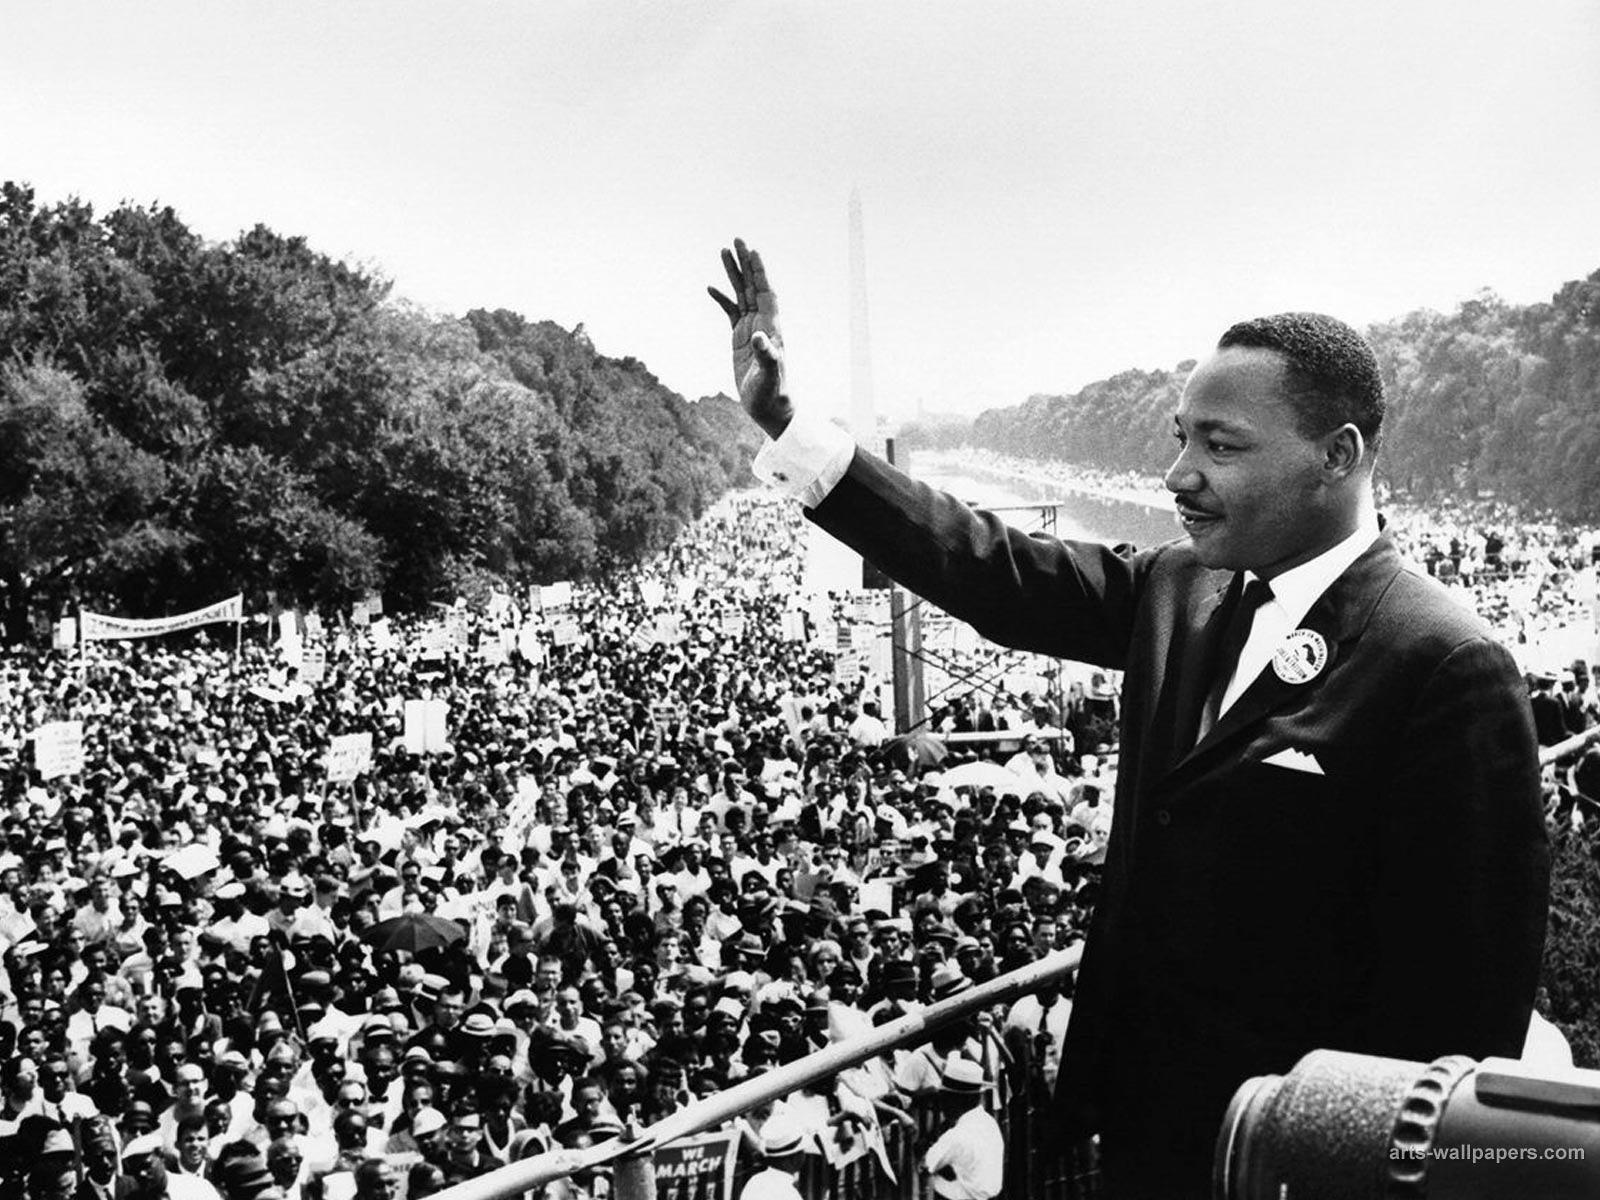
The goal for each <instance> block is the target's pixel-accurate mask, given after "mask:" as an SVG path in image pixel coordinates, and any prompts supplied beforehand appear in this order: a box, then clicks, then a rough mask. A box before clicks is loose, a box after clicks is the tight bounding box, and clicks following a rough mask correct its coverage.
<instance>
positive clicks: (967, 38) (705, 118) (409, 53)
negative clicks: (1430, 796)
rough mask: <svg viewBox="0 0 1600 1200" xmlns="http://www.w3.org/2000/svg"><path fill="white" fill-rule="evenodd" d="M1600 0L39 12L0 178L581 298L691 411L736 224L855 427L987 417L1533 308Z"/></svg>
mask: <svg viewBox="0 0 1600 1200" xmlns="http://www.w3.org/2000/svg"><path fill="white" fill-rule="evenodd" d="M1597 131H1600V4H1596V3H1594V0H1553V2H1548V3H1544V2H1539V0H1515V2H1511V0H1488V2H1485V0H1465V2H1464V0H1449V2H1433V0H1425V2H1414V0H1407V2H1403V3H1397V2H1394V0H1344V2H1343V3H1339V4H1319V5H1311V4H1302V3H1293V2H1291V0H1270V2H1269V0H1261V2H1254V3H1238V4H1205V3H1195V2H1194V0H1136V2H1130V0H1120V2H1118V0H1109V2H1106V3H1097V4H1081V3H1067V2H1063V0H1055V2H1052V3H1023V4H994V3H986V4H977V3H972V4H966V3H961V4H951V3H935V2H932V0H924V2H922V3H899V2H893V3H873V2H869V0H853V2H847V3H827V2H820V0H808V2H805V3H764V2H761V0H741V2H733V0H694V2H685V3H667V2H663V0H649V2H640V3H629V4H621V3H603V2H601V0H586V2H583V3H575V2H551V0H525V2H523V3H502V4H494V5H478V4H470V3H461V2H457V3H451V4H442V3H437V2H435V3H427V4H423V3H400V2H396V0H384V2H383V3H351V2H349V0H339V2H337V3H334V2H332V0H321V2H320V3H314V4H310V3H293V2H285V0H274V3H271V4H251V5H246V4H238V3H223V2H221V0H196V2H193V3H165V2H152V3H140V4H111V3H105V4H94V5H89V4H76V3H68V2H62V0H52V2H51V3H45V4H39V3H28V4H23V3H17V2H15V0H3V9H0V176H3V177H5V178H11V179H18V180H25V181H28V182H31V183H32V184H33V185H34V186H35V188H36V189H37V190H38V192H39V193H40V196H41V198H43V199H46V200H52V201H53V200H58V199H62V198H65V197H66V196H68V195H78V196H81V197H83V198H85V199H87V200H90V201H92V202H94V203H95V204H96V206H97V207H100V208H102V209H103V208H105V207H108V206H111V205H114V204H115V203H117V202H118V201H120V200H123V199H130V200H133V201H136V202H139V203H148V202H152V201H159V202H162V203H166V204H171V205H173V206H174V207H175V208H176V209H177V210H178V211H179V212H180V213H181V214H182V216H183V217H184V219H185V220H186V221H187V222H188V223H189V224H190V226H191V227H193V228H194V229H196V230H197V231H199V232H200V233H202V234H203V235H205V236H207V237H210V238H215V239H222V238H228V237H232V236H233V235H235V234H237V233H238V232H239V231H240V230H242V229H244V228H246V227H248V226H250V225H253V224H255V223H256V222H264V223H266V224H268V225H270V226H272V227H273V228H275V229H277V230H279V231H281V232H284V233H296V234H304V235H305V236H306V237H308V238H309V239H310V241H311V242H312V244H313V245H314V246H316V247H317V248H318V249H320V250H322V251H324V252H326V253H329V254H332V255H335V256H339V257H350V258H355V259H358V260H361V261H363V262H366V263H369V264H371V265H373V266H375V267H377V268H379V269H381V270H382V271H383V273H385V274H386V275H388V276H389V277H390V278H392V279H393V280H394V283H395V290H396V293H397V294H399V295H401V296H404V297H407V298H409V299H411V300H414V301H416V302H418V303H421V304H423V305H425V306H427V307H428V308H430V309H434V310H436V311H440V312H454V313H459V312H463V311H465V310H466V309H468V308H471V307H476V306H486V307H505V308H511V309H515V310H517V311H519V312H522V313H524V314H525V315H527V316H529V317H532V318H548V319H551V320H555V321H558V322H560V323H561V324H563V325H565V326H569V327H570V326H572V325H574V324H576V323H577V322H579V321H582V322H584V323H586V325H587V327H588V329H589V332H590V334H591V335H592V337H593V338H594V340H595V344H596V345H597V346H598V348H599V349H600V350H601V351H602V352H604V353H607V354H612V355H617V356H621V355H627V354H632V355H634V356H636V357H638V358H640V359H642V360H643V361H644V362H645V363H647V364H648V365H649V366H650V368H651V369H652V370H653V371H655V373H656V374H657V375H658V376H659V377H660V378H661V379H662V380H663V381H664V382H665V383H666V384H667V385H668V386H670V387H672V388H674V389H676V390H678V391H680V392H682V393H684V394H685V395H687V396H690V397H695V396H699V395H702V394H705V393H708V392H712V391H717V390H728V389H729V370H728V365H727V351H726V345H727V337H726V323H725V320H724V318H723V317H722V315H721V313H720V312H719V311H718V310H717V309H716V308H715V307H714V306H713V305H712V304H711V302H710V301H709V300H708V299H707V298H706V297H705V293H704V287H705V285H706V284H708V283H715V282H718V281H719V279H720V275H721V272H720V267H719V266H718V263H717V250H718V248H719V247H720V246H722V245H724V244H727V243H728V242H729V241H730V240H731V239H732V237H733V236H734V235H735V234H741V235H743V236H744V237H745V238H747V239H748V240H749V241H750V242H751V243H752V244H754V245H756V246H758V247H759V248H761V249H762V250H763V252H764V253H765V255H766V257H767V261H768V265H769V268H770V270H771V274H772V278H773V281H774V283H775V285H776V286H777V287H778V289H779V294H780V296H781V298H782V306H783V312H784V319H785V333H786V338H787V341H788V346H789V357H790V362H791V378H792V381H793V384H794V390H795V392H796V394H797V396H800V397H803V398H804V399H806V400H808V401H811V402H814V403H817V404H818V405H819V407H821V408H823V409H825V410H830V411H839V412H843V411H844V410H845V408H846V404H847V388H848V378H849V343H848V305H847V301H848V270H847V239H846V203H847V199H848V196H849V192H850V188H851V186H852V185H855V186H858V187H859V188H860V189H861V193H862V197H863V202H864V207H865V214H866V217H865V224H866V238H867V274H868V281H869V288H870V302H871V313H872V335H873V351H874V353H873V365H874V375H875V377H876V382H877V393H878V398H879V406H880V409H891V410H892V409H896V408H900V409H909V408H910V407H911V406H912V405H914V404H915V403H916V402H917V401H918V400H922V401H925V402H926V403H927V404H928V406H929V407H930V408H933V409H943V410H963V411H973V412H975V411H977V410H978V409H980V408H982V407H987V406H990V405H996V404H1012V403H1016V402H1018V401H1020V400H1022V399H1024V398H1025V397H1026V396H1027V395H1028V394H1029V393H1032V392H1039V391H1049V392H1057V391H1065V390H1072V389H1075V388H1076V387H1078V386H1081V385H1082V384H1083V383H1085V382H1087V381H1089V380H1091V379H1095V378H1099V377H1102V376H1104V375H1106V374H1109V373H1111V372H1113V371H1116V370H1119V369H1122V368H1124V367H1130V366H1143V367H1158V366H1171V365H1172V364H1174V363H1175V362H1177V361H1178V360H1180V359H1182V358H1186V357H1192V356H1195V355H1197V354H1200V353H1203V352H1204V350H1205V348H1206V347H1207V346H1209V345H1210V344H1211V343H1213V342H1214V341H1215V339H1216V336H1217V335H1218V334H1219V333H1220V332H1221V330H1222V329H1223V328H1224V327H1226V326H1227V325H1228V324H1230V323H1231V322H1232V321H1233V320H1236V319H1238V318H1240V317H1244V316H1251V315H1256V314H1259V313H1262V312H1269V311H1278V310H1282V309H1288V308H1315V309H1322V310H1325V311H1330V312H1333V313H1336V314H1339V315H1341V316H1344V317H1345V318H1346V319H1349V320H1352V321H1355V322H1357V323H1364V322H1367V321H1371V320H1375V319H1381V318H1384V317H1389V316H1394V315H1397V314H1399V313H1401V312H1403V311H1406V310H1408V309H1410V308H1414V307H1419V306H1431V307H1441V308H1448V307H1450V306H1452V305H1453V304H1454V303H1455V302H1457V301H1458V300H1460V299H1463V298H1465V297H1466V296H1468V295H1470V294H1471V293H1472V292H1474V291H1476V290H1477V289H1478V288H1480V287H1492V288H1494V289H1495V290H1497V291H1499V292H1500V293H1501V294H1503V295H1505V296H1507V297H1508V298H1510V299H1512V300H1516V301H1520V302H1526V301H1532V300H1540V299H1546V298H1548V296H1549V295H1550V293H1551V292H1553V291H1554V290H1555V289H1556V288H1557V287H1558V286H1559V285H1560V284H1561V283H1562V282H1563V281H1565V280H1567V279H1572V278H1577V277H1579V276H1582V275H1586V274H1588V273H1589V272H1590V271H1593V270H1594V269H1596V268H1597V267H1600V154H1597V153H1596V146H1597V145H1600V132H1597Z"/></svg>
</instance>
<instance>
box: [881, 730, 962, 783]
mask: <svg viewBox="0 0 1600 1200" xmlns="http://www.w3.org/2000/svg"><path fill="white" fill-rule="evenodd" d="M879 753H880V754H881V755H882V757H883V761H885V762H887V763H888V764H889V765H890V766H892V767H901V768H903V769H905V770H908V771H912V772H915V773H919V774H920V773H921V772H923V771H927V770H930V769H932V768H934V767H937V766H939V764H941V763H942V762H944V760H945V755H946V754H947V753H948V751H947V750H946V749H945V745H944V739H943V738H941V737H938V736H936V735H935V734H931V733H929V732H928V731H927V730H925V729H914V730H912V731H911V732H910V733H902V734H901V735H900V736H899V737H892V738H890V739H889V740H888V741H886V742H884V744H883V745H882V746H881V747H880V748H879Z"/></svg>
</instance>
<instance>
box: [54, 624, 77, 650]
mask: <svg viewBox="0 0 1600 1200" xmlns="http://www.w3.org/2000/svg"><path fill="white" fill-rule="evenodd" d="M51 644H52V645H53V646H55V648H56V649H57V650H71V649H72V648H73V647H74V646H76V645H77V644H78V622H77V620H76V619H75V618H73V617H63V618H61V620H59V621H57V622H56V626H55V633H54V636H53V637H52V638H51Z"/></svg>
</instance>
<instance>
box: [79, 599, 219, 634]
mask: <svg viewBox="0 0 1600 1200" xmlns="http://www.w3.org/2000/svg"><path fill="white" fill-rule="evenodd" d="M243 619H244V597H243V596H242V595H240V596H230V597H229V598H228V599H226V600H219V601H218V602H217V603H216V604H213V605H211V606H210V607H209V608H197V609H195V611H194V612H190V613H180V614H179V615H178V616H176V617H152V618H150V619H149V620H145V621H141V620H136V619H134V618H132V617H107V616H102V615H101V614H99V613H89V612H86V613H84V614H83V631H82V632H83V640H84V641H86V642H108V641H114V640H116V639H119V638H144V637H158V636H160V635H161V634H163V633H176V632H177V631H178V630H180V629H193V628H195V627H196V626H198V625H212V624H215V623H216V622H218V621H240V620H243Z"/></svg>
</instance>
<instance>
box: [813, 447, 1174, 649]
mask: <svg viewBox="0 0 1600 1200" xmlns="http://www.w3.org/2000/svg"><path fill="white" fill-rule="evenodd" d="M806 515H807V516H808V517H809V518H810V519H811V520H812V521H814V522H816V524H817V525H818V526H820V527H821V528H822V529H824V530H826V531H827V532H828V533H830V534H832V535H833V536H834V537H836V538H838V539H839V540H840V541H842V542H844V543H845V544H846V545H848V546H849V547H850V548H851V549H853V550H855V551H856V552H857V553H859V554H860V555H861V556H862V557H863V558H865V559H866V560H867V561H868V562H871V563H872V564H873V565H875V566H876V567H878V568H879V569H880V570H882V571H883V572H884V573H885V574H887V575H888V576H889V577H890V578H892V579H894V580H895V581H896V582H898V583H901V584H903V585H905V586H906V587H908V588H910V589H911V590H912V591H913V592H915V593H916V594H917V595H919V596H921V597H923V598H924V599H926V600H929V601H931V602H932V603H934V604H936V605H938V606H939V607H940V608H942V609H944V610H945V611H946V612H948V613H950V614H951V615H953V616H956V617H959V618H960V619H961V620H963V621H966V622H967V623H968V624H970V625H972V626H973V628H975V629H976V630H977V631H978V632H979V633H981V634H982V635H983V636H984V637H986V638H988V639H989V640H990V641H992V642H996V643H998V644H1000V645H1003V646H1010V647H1012V648H1013V649H1017V650H1026V651H1030V652H1032V653H1035V654H1050V655H1055V656H1056V657H1059V658H1070V659H1075V660H1077V661H1079V662H1088V663H1094V664H1096V665H1099V666H1104V667H1113V668H1118V669H1120V668H1122V667H1123V665H1124V664H1125V662H1126V660H1127V655H1128V647H1129V643H1130V640H1131V637H1132V630H1133V623H1134V612H1135V608H1136V605H1137V602H1138V598H1139V594H1140V591H1141V587H1142V583H1143V580H1144V578H1145V576H1146V575H1147V573H1148V569H1149V565H1150V563H1151V561H1153V558H1154V552H1150V553H1146V554H1135V553H1134V552H1133V551H1132V549H1131V548H1130V547H1127V546H1119V547H1114V548H1113V547H1108V546H1102V545H1099V544H1098V543H1093V542H1073V541H1061V540H1058V539H1056V538H1052V537H1047V536H1044V535H1039V534H1033V535H1030V534H1025V533H1023V532H1021V531H1020V530H1017V529H1013V528H1012V527H1010V526H1008V525H1006V524H1005V522H1003V521H1002V520H1000V518H999V517H997V516H995V515H994V514H993V513H987V512H982V511H979V510H975V509H972V508H970V507H968V506H967V505H966V504H963V503H962V502H961V501H960V500H957V499H956V498H955V497H954V496H949V495H946V494H945V493H943V492H940V491H937V490H935V489H933V488H930V487H928V486H927V485H926V484H923V483H919V482H917V481H916V480H914V479H912V478H910V477H909V476H907V475H905V474H903V473H902V472H900V471H898V470H896V469H895V468H894V467H892V466H890V465H889V464H888V463H886V462H884V461H883V460H882V459H879V458H877V457H876V456H874V455H871V454H868V453H866V452H865V451H862V450H857V451H856V454H855V458H854V459H853V460H852V461H851V463H850V467H849V470H848V471H847V472H846V473H845V476H844V478H843V479H841V480H840V481H839V483H838V485H837V486H836V487H834V489H833V490H832V491H831V492H830V493H829V494H828V496H827V498H826V499H824V500H823V501H822V502H821V503H820V504H818V505H817V507H816V508H814V509H809V510H807V513H806Z"/></svg>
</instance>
